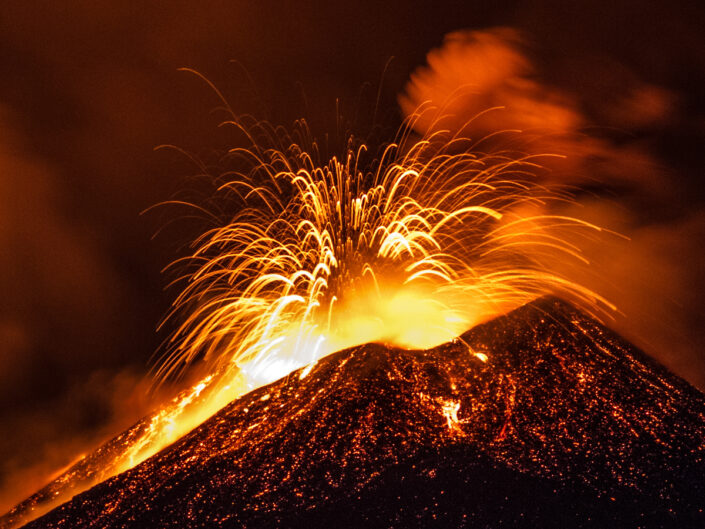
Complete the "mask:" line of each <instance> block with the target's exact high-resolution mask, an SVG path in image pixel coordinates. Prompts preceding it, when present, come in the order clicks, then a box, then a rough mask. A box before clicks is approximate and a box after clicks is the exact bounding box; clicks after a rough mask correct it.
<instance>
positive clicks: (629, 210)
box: [0, 0, 705, 510]
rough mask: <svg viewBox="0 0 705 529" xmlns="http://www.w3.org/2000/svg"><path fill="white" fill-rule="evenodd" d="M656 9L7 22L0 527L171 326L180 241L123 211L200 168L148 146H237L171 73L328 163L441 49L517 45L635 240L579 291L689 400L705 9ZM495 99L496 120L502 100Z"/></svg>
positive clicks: (83, 442)
mask: <svg viewBox="0 0 705 529" xmlns="http://www.w3.org/2000/svg"><path fill="white" fill-rule="evenodd" d="M662 4H663V5H661V6H649V5H644V3H643V2H637V1H632V0H623V1H611V2H607V1H605V2H602V1H598V2H595V1H590V2H587V1H586V2H559V1H547V0H545V1H542V0H530V1H528V2H526V1H525V2H509V1H504V0H502V1H468V2H420V1H407V2H399V1H396V0H391V1H387V2H376V1H367V0H365V1H360V2H348V3H340V4H336V3H333V2H320V3H318V2H301V3H294V2H284V1H282V2H268V1H258V2H244V1H239V0H238V1H232V2H225V1H223V2H217V1H209V0H203V1H200V2H186V1H181V0H179V1H173V2H105V1H102V0H101V1H88V0H80V1H79V0H76V1H73V2H58V1H47V2H33V1H14V0H11V1H9V2H6V3H5V4H4V5H3V8H2V10H0V69H1V71H2V75H0V432H1V435H0V453H2V454H3V456H4V457H3V460H2V462H1V463H0V493H1V494H0V507H3V508H4V507H8V506H9V504H10V503H12V502H13V501H16V500H19V499H21V498H22V496H23V495H24V494H26V493H28V492H31V489H33V488H35V487H36V486H37V485H39V484H40V482H41V481H42V480H43V479H45V477H46V475H47V474H46V472H48V471H49V470H56V469H57V468H59V467H60V466H61V465H63V464H67V463H68V462H69V461H70V460H71V458H72V457H73V456H75V455H77V454H79V453H80V452H81V451H82V450H86V449H89V448H90V447H91V446H93V445H94V444H95V443H96V442H98V441H100V440H101V439H103V438H105V436H107V435H109V434H110V433H115V431H116V430H117V429H119V428H121V427H124V426H126V425H128V424H129V423H131V422H132V421H134V420H135V419H137V418H139V417H140V415H141V414H143V413H144V412H146V411H147V410H148V409H149V406H150V397H149V396H147V394H146V392H145V387H146V385H147V384H146V382H144V379H145V378H144V377H145V375H146V374H147V373H148V371H149V368H150V367H151V366H152V365H153V361H154V357H153V355H154V353H155V351H156V350H157V349H158V347H159V344H160V343H161V341H162V340H164V339H165V338H166V337H167V335H168V330H169V327H168V326H167V329H166V330H165V331H166V332H160V333H157V332H156V327H157V325H158V324H159V322H160V321H161V319H162V317H163V316H164V315H165V313H166V312H167V310H168V307H169V304H170V302H171V301H172V300H173V298H174V297H175V295H176V294H177V292H176V291H175V290H173V289H172V290H169V289H166V285H167V283H168V280H169V279H170V277H169V276H165V275H163V274H161V272H160V271H161V270H162V268H164V267H165V266H166V265H167V264H169V263H170V262H171V261H172V260H174V259H175V258H176V257H178V256H180V255H183V252H184V246H185V245H186V244H188V243H189V242H190V238H191V237H192V236H193V235H194V231H193V230H194V229H195V228H194V227H193V226H190V227H189V226H187V224H188V223H180V222H178V223H175V224H171V225H169V226H167V227H166V228H165V229H164V230H163V232H161V234H159V235H157V236H156V237H154V238H153V236H154V235H155V234H156V233H157V232H158V231H159V229H160V228H162V227H164V226H165V224H166V223H167V221H168V220H172V219H173V218H176V217H178V215H179V214H181V213H183V212H181V211H172V210H168V209H157V210H156V212H154V211H152V212H148V213H146V214H144V215H141V214H140V213H141V212H142V211H144V210H145V209H147V208H149V207H150V206H153V205H155V204H157V203H159V202H161V201H165V200H168V199H170V198H171V197H173V196H175V195H176V194H178V193H182V192H183V191H184V189H186V188H188V186H189V185H190V182H191V180H192V179H190V177H191V176H193V175H194V174H196V173H197V172H198V169H197V168H196V167H195V166H194V165H193V164H192V163H191V162H189V160H188V158H187V157H185V156H183V155H180V154H178V153H176V152H175V151H173V150H156V151H155V147H157V146H159V145H163V144H170V145H175V146H178V147H180V148H182V149H184V150H185V151H188V152H189V153H191V154H193V155H195V157H196V158H198V159H200V160H203V161H205V162H207V163H208V164H212V165H213V166H214V167H217V165H218V160H219V156H220V155H222V154H223V152H224V151H225V150H226V149H227V148H229V147H231V146H233V144H234V143H235V142H236V141H238V137H237V135H235V134H233V132H232V130H229V129H227V128H225V129H223V128H218V127H217V125H218V124H219V123H220V121H221V120H222V119H224V117H225V116H224V114H223V113H222V112H219V111H218V110H217V107H218V106H219V105H220V102H219V100H218V99H217V97H216V96H215V94H214V92H213V91H212V90H211V89H210V88H209V87H208V86H207V85H206V83H204V82H203V81H202V80H200V79H198V78H197V77H196V76H194V75H192V74H189V73H186V72H182V71H179V68H183V67H189V68H193V69H195V70H197V71H198V72H200V73H202V74H203V75H204V76H205V77H207V78H208V79H209V80H210V81H211V82H213V83H214V84H215V85H216V86H217V87H218V88H219V89H220V90H221V92H222V93H223V94H224V96H225V97H226V98H227V99H228V101H229V103H230V104H231V106H232V107H233V109H234V111H235V112H236V113H238V114H247V113H250V114H253V115H255V116H256V117H258V118H262V119H267V120H269V121H271V122H272V123H275V124H283V125H286V126H289V125H291V123H292V121H293V120H295V119H298V118H301V117H305V118H306V119H307V121H308V122H309V124H310V126H311V129H312V132H313V134H314V135H316V136H318V137H319V138H325V137H326V134H327V135H328V137H329V138H331V140H330V143H331V144H332V145H333V148H332V150H335V145H336V143H335V141H334V140H335V137H336V134H338V135H339V131H340V128H341V126H340V125H339V123H343V124H344V126H343V128H344V129H345V130H353V131H355V132H356V133H357V134H359V135H363V136H364V135H365V134H367V133H369V132H370V130H371V124H372V121H373V117H374V118H376V120H377V121H376V123H378V124H382V125H383V127H382V130H383V131H386V130H389V131H390V132H389V139H391V138H392V137H393V134H394V131H395V129H396V127H398V126H399V125H400V124H401V122H402V119H403V113H402V111H401V110H400V107H399V104H398V96H399V94H401V93H403V91H404V90H405V86H406V84H407V82H408V80H409V78H410V75H411V74H412V72H414V71H415V70H416V69H417V68H419V67H422V66H423V65H424V63H425V62H426V56H427V53H428V52H429V51H430V50H432V49H435V48H439V47H441V46H442V45H443V43H444V37H445V35H447V34H448V33H450V32H454V31H460V30H487V29H488V28H495V27H499V26H502V27H506V28H513V29H514V30H516V31H517V32H518V33H517V34H519V35H521V49H522V53H524V54H525V57H526V59H527V61H528V62H529V63H530V64H531V68H529V69H528V72H527V73H526V74H525V78H529V79H531V82H532V85H531V86H532V87H533V88H532V92H531V100H532V101H543V102H545V101H550V102H551V104H552V105H553V106H554V107H556V106H560V105H562V107H561V108H569V109H570V110H571V112H572V113H573V115H579V116H580V119H579V125H580V132H581V133H582V134H585V135H588V136H590V137H595V138H600V140H599V142H600V143H599V145H600V151H599V152H600V155H601V156H602V158H600V160H601V161H602V162H603V163H604V164H609V165H611V168H605V167H602V166H600V163H599V162H596V161H595V160H594V158H595V156H596V155H595V152H594V150H591V151H590V152H587V153H581V154H579V155H577V156H579V157H580V156H582V157H583V158H582V162H581V164H579V167H578V169H579V170H580V171H582V172H590V174H592V175H593V176H594V178H593V180H592V181H591V183H590V185H589V186H585V185H584V180H581V186H583V189H582V192H583V193H584V195H583V196H584V197H588V198H585V204H586V205H585V212H586V213H585V216H586V217H588V218H590V220H596V221H599V220H600V219H602V220H603V222H604V223H605V224H606V225H608V226H609V227H613V228H614V229H617V230H619V231H620V232H622V233H625V235H628V236H629V237H630V238H631V239H632V243H631V246H628V247H625V246H624V245H621V246H619V247H618V248H617V247H609V248H608V249H605V250H604V251H603V250H600V249H599V248H593V249H592V250H591V251H592V252H593V254H594V260H595V263H596V264H595V267H596V270H597V273H598V274H601V278H600V279H599V281H598V282H597V283H595V286H596V288H602V289H603V291H605V294H606V295H607V296H608V297H611V298H613V299H614V301H615V302H616V303H617V305H618V306H619V307H620V309H622V311H623V312H624V315H619V316H617V319H616V320H615V322H614V323H613V326H614V327H616V328H617V329H618V330H619V331H620V332H622V333H624V334H625V336H627V337H628V338H629V339H631V340H632V341H634V342H635V343H637V344H638V345H640V346H641V347H643V348H644V349H645V350H646V351H647V352H648V353H650V354H652V355H653V356H655V357H656V358H658V359H660V360H661V361H662V362H664V363H665V364H666V365H667V366H668V367H670V368H671V369H672V370H674V371H675V372H676V373H678V374H679V375H681V376H683V377H684V378H686V379H687V380H689V381H690V382H691V383H693V384H695V385H697V386H698V387H700V388H701V389H703V388H705V352H703V345H705V315H704V314H703V310H704V307H705V304H704V303H703V302H702V300H701V293H702V292H705V290H704V286H705V271H704V270H705V258H703V256H702V253H703V252H702V248H703V247H705V246H704V245H705V210H704V209H703V203H704V201H705V185H703V178H705V173H704V172H703V171H704V169H705V164H704V163H703V158H702V152H703V148H702V146H703V141H704V140H705V98H704V96H703V94H705V32H703V30H702V28H703V27H705V7H702V6H701V7H697V8H695V7H692V6H688V5H687V4H688V3H687V2H662ZM390 59H392V60H391V61H390ZM387 64H388V66H387V68H386V70H385V65H387ZM383 74H384V75H383ZM380 82H381V85H380ZM507 86H510V88H511V87H513V88H511V89H509V88H507V89H506V90H505V91H504V92H503V93H506V94H507V99H508V102H507V105H508V106H511V102H512V101H515V99H513V97H514V96H515V95H516V94H517V90H519V89H517V88H516V86H517V85H516V83H515V84H510V85H507ZM521 86H525V83H524V84H521ZM378 90H379V95H380V98H379V107H378V108H379V110H378V112H377V113H375V111H374V108H375V102H376V99H377V93H378ZM557 94H558V95H557ZM635 94H637V95H640V97H641V99H640V98H639V97H636V96H635ZM642 96H643V97H642ZM496 98H499V96H496V97H495V98H493V97H489V98H488V99H487V102H488V103H492V104H494V103H501V101H499V102H498V101H495V99H496ZM500 99H501V98H500ZM482 101H483V102H484V101H485V100H482ZM557 101H558V102H557ZM478 104H482V102H481V103H478ZM605 160H606V162H605ZM616 160H619V163H617V162H616ZM632 160H637V162H635V163H631V161H632ZM214 170H216V169H214ZM587 187H589V189H587ZM588 191H589V193H588ZM3 510H4V509H3Z"/></svg>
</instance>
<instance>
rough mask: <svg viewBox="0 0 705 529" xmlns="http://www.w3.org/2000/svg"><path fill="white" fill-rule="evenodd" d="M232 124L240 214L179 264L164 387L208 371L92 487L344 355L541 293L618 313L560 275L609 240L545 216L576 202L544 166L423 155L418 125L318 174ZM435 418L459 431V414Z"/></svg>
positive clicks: (435, 336)
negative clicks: (193, 371)
mask: <svg viewBox="0 0 705 529" xmlns="http://www.w3.org/2000/svg"><path fill="white" fill-rule="evenodd" d="M231 124H232V125H235V126H236V127H238V129H240V130H242V131H243V132H245V133H246V134H247V135H248V137H249V138H250V139H251V142H252V145H251V147H250V148H249V149H233V151H232V152H231V155H232V156H233V158H234V159H236V160H237V161H238V163H240V164H244V165H246V167H247V169H246V170H240V171H238V172H231V173H227V175H228V178H227V179H226V180H225V181H224V182H223V183H222V185H221V186H220V187H219V193H220V194H221V198H222V199H223V203H225V204H227V203H228V201H233V202H234V203H235V204H236V206H235V207H234V208H233V209H232V210H231V211H229V214H230V216H229V217H227V218H226V220H225V221H223V223H222V224H221V225H219V226H217V227H215V228H213V229H212V230H210V231H207V232H206V233H204V234H203V235H202V236H201V237H200V238H199V239H198V240H197V241H195V243H194V246H193V248H194V250H193V253H192V255H191V256H190V257H189V258H188V259H187V260H184V261H180V262H179V263H177V264H182V265H185V267H186V270H187V273H186V274H185V275H184V277H183V280H184V282H185V288H184V289H183V291H182V293H181V294H180V295H179V296H178V298H177V299H176V300H175V303H174V307H173V311H172V314H171V315H170V317H172V318H180V321H181V323H180V326H179V327H178V329H177V331H176V332H175V333H174V334H173V336H172V338H171V339H170V341H169V343H168V351H167V354H166V355H165V358H164V361H163V363H162V364H161V366H160V368H159V369H158V372H157V378H158V379H160V380H163V379H166V378H169V377H173V376H178V375H180V374H182V373H183V372H184V371H186V370H187V369H188V368H189V367H190V366H191V365H192V364H196V363H198V364H200V365H201V367H203V366H205V367H206V371H207V372H208V373H209V374H208V376H206V377H204V378H203V379H202V380H200V381H198V382H197V383H196V384H195V385H194V386H193V387H191V388H189V389H187V390H184V391H183V392H182V393H181V394H179V395H178V396H177V397H176V398H175V399H173V401H171V402H169V403H167V404H166V405H164V406H163V407H162V408H161V409H159V410H158V411H156V412H155V413H154V415H153V416H151V417H150V418H148V420H147V421H146V422H145V423H144V424H145V426H144V427H143V428H141V429H140V430H139V431H138V432H135V434H134V435H130V436H129V437H128V438H126V439H125V441H124V450H123V451H122V452H121V453H119V454H118V455H117V456H116V457H115V458H114V459H113V460H111V462H110V463H109V464H107V465H105V466H104V468H101V469H100V471H99V472H96V475H95V476H94V482H95V481H100V480H103V479H106V478H107V477H110V476H111V475H115V474H117V473H119V472H122V471H124V470H126V469H128V468H131V467H133V466H135V465H137V464H138V463H140V462H141V461H143V460H145V459H146V458H148V457H149V456H151V455H153V454H155V453H156V452H158V451H159V450H161V449H162V448H163V447H165V446H167V445H168V444H170V443H172V442H173V441H175V440H176V439H178V438H179V437H181V436H182V435H184V434H185V433H187V432H188V431H190V430H191V429H193V428H194V427H195V426H197V425H198V424H200V423H201V422H203V421H204V420H206V419H207V418H209V417H210V416H212V415H213V414H214V413H215V412H216V411H218V410H219V409H220V408H222V407H223V406H224V405H225V404H227V403H228V402H230V401H232V400H233V399H235V398H237V397H239V396H241V395H243V394H245V393H247V392H249V391H251V390H253V389H255V388H257V387H260V386H263V385H266V384H268V383H271V382H273V381H275V380H277V379H279V378H281V377H283V376H286V375H288V374H289V373H291V372H292V371H295V370H297V369H299V368H302V367H305V366H308V367H305V369H303V370H302V371H301V373H300V374H299V376H300V377H302V378H303V377H305V376H306V375H307V374H308V372H309V371H310V369H311V368H312V366H313V365H314V364H315V363H316V361H317V360H319V359H320V358H322V357H324V356H326V355H328V354H331V353H333V352H335V351H338V350H340V349H344V348H347V347H351V346H355V345H359V344H363V343H368V342H384V343H388V344H392V345H396V346H400V347H403V348H409V349H417V348H419V349H423V348H430V347H432V346H435V345H438V344H441V343H444V342H447V341H449V340H452V339H454V338H455V337H457V336H459V335H460V334H461V333H463V332H465V331H466V330H468V329H469V328H471V327H473V326H474V325H476V324H478V323H480V322H482V321H485V320H488V319H490V318H492V317H494V316H496V315H499V314H502V313H504V312H506V311H508V310H511V309H513V308H515V307H517V306H518V305H521V304H523V303H527V302H529V301H531V300H533V299H535V298H536V297H538V296H540V295H544V294H551V293H552V294H558V295H561V296H563V297H567V298H569V299H572V300H573V301H577V302H579V303H580V305H581V306H583V307H585V308H587V309H588V310H590V309H592V311H593V312H594V311H599V310H602V309H603V308H604V307H611V306H610V305H609V304H608V303H607V302H606V301H605V300H604V299H602V298H601V297H600V296H598V295H597V294H595V293H593V292H591V291H589V290H587V289H585V288H583V287H581V286H580V285H578V284H576V283H574V282H572V281H570V280H569V279H568V278H567V277H564V276H563V275H561V274H560V273H558V272H556V271H555V270H554V269H553V266H552V265H553V264H555V263H559V262H560V264H561V266H560V269H561V270H565V261H566V260H569V261H570V260H572V261H575V262H576V263H581V262H582V261H583V259H582V257H581V255H580V248H579V244H578V242H579V239H580V237H585V236H591V234H592V235H594V234H595V233H597V232H599V231H600V228H599V227H597V226H594V225H591V224H588V223H585V222H582V221H580V220H576V219H572V218H567V217H563V216H556V215H549V214H546V213H545V211H548V209H547V207H546V204H548V203H550V202H553V201H564V200H566V199H567V198H568V197H566V196H564V195H562V194H560V193H555V192H550V191H549V190H547V189H545V188H542V187H541V186H539V185H537V184H536V183H535V180H534V178H533V176H532V175H533V174H534V171H535V170H536V169H537V168H538V167H539V166H538V161H539V158H538V157H525V158H519V159H517V158H515V157H511V156H509V155H505V154H503V153H494V154H482V153H479V152H475V151H474V150H473V148H472V145H473V144H472V143H471V142H470V141H469V140H467V139H465V138H459V137H454V136H452V135H450V134H449V133H447V132H443V131H441V132H436V133H433V134H430V135H427V136H426V137H424V138H422V139H420V140H418V141H416V142H412V141H410V140H409V139H408V136H407V134H408V133H409V132H408V131H409V130H411V127H412V126H413V123H411V124H410V125H409V127H408V128H406V129H404V131H402V134H401V137H400V140H399V141H398V142H396V143H392V144H390V145H388V146H387V147H386V148H385V149H384V151H383V152H382V154H381V156H380V157H379V158H378V159H377V160H375V161H373V162H371V163H365V161H364V160H365V157H366V156H367V153H366V151H367V149H366V147H365V146H364V145H362V144H356V143H355V142H354V141H353V139H350V141H349V147H348V149H347V151H346V153H345V155H344V156H343V157H342V158H335V157H334V158H332V159H330V160H329V161H327V162H325V163H320V162H319V161H318V159H317V154H316V152H317V149H316V146H315V143H314V144H312V146H311V147H310V148H309V149H308V150H306V149H304V148H303V147H302V146H301V145H300V144H299V143H297V142H296V141H294V140H293V139H292V138H291V137H290V136H288V135H287V134H285V133H283V132H282V131H281V130H280V129H272V128H271V127H270V126H268V125H266V124H262V123H255V124H252V125H251V126H249V127H245V126H244V125H243V124H242V123H241V122H236V121H233V122H232V123H231ZM298 132H299V133H300V136H299V137H305V135H306V131H305V127H304V129H303V132H302V131H301V130H300V131H298ZM282 145H283V146H285V147H284V148H281V147H278V146H282ZM556 269H557V267H556ZM611 308H613V307H611ZM469 354H474V355H475V356H476V357H477V358H478V359H479V360H480V361H482V362H486V361H487V360H488V358H487V356H486V355H485V354H484V353H480V352H474V351H469ZM440 406H441V413H442V414H443V415H444V417H446V419H447V423H448V427H449V428H450V429H451V430H454V429H456V428H457V424H458V416H457V413H458V405H457V403H455V402H452V401H449V402H443V403H440ZM67 479H68V478H67ZM73 492H75V489H74V490H73Z"/></svg>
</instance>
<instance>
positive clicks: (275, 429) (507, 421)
mask: <svg viewBox="0 0 705 529" xmlns="http://www.w3.org/2000/svg"><path fill="white" fill-rule="evenodd" d="M478 353H481V354H478ZM483 354H484V355H486V356H487V361H486V362H485V361H483V359H482V355H483ZM431 526H434V527H493V528H495V527H540V528H550V527H556V528H558V527H560V528H577V527H596V528H612V527H615V528H617V527H618V528H624V527H645V528H651V527H678V528H691V527H692V528H696V527H705V396H704V395H703V394H701V393H700V392H698V391H697V390H696V389H694V388H693V387H692V386H690V385H689V384H688V383H686V382H685V381H683V380H681V379H680V378H678V377H676V376H675V375H673V374H671V373H669V372H668V371H667V370H665V369H664V368H662V367H661V366H659V365H658V364H656V363H655V362H653V361H652V360H650V359H649V358H648V357H646V356H645V355H644V354H643V353H641V352H640V351H639V350H637V349H636V348H635V347H633V346H631V345H630V344H629V343H627V342H625V341H624V340H623V339H621V338H620V337H619V336H617V335H616V334H614V333H613V332H611V331H610V330H608V329H607V328H605V327H604V326H602V325H601V324H599V323H597V322H596V321H594V320H593V319H591V318H590V317H588V316H586V315H585V314H583V313H581V312H580V311H578V310H576V309H575V308H573V307H572V306H570V305H568V304H566V303H564V302H561V301H558V300H556V299H552V298H543V299H541V300H538V301H536V302H534V303H531V304H528V305H526V306H524V307H521V308H519V309H517V310H515V311H514V312H512V313H510V314H508V315H506V316H503V317H500V318H497V319H495V320H493V321H491V322H488V323H486V324H484V325H481V326H479V327H476V328H475V329H473V330H472V331H470V332H468V333H466V334H465V335H463V336H462V338H461V339H459V340H456V341H454V342H453V343H449V344H446V345H443V346H440V347H437V348H435V349H432V350H428V351H404V350H400V349H393V348H388V347H385V346H382V345H374V344H369V345H364V346H360V347H356V348H352V349H349V350H346V351H341V352H339V353H336V354H334V355H331V356H329V357H327V358H325V359H323V360H322V361H320V362H319V363H318V364H317V365H316V367H315V368H314V369H313V370H312V371H311V373H310V374H309V375H308V376H306V377H305V378H303V379H300V378H299V376H298V375H297V374H296V373H294V374H292V375H291V376H289V377H287V378H285V379H282V380H279V381H277V382H275V383H273V384H271V385H269V386H267V387H264V388H261V389H258V390H256V391H253V392H252V393H250V394H248V395H245V396H244V397H242V398H240V399H238V400H236V401H234V402H232V403H231V404H230V405H228V406H227V407H225V408H224V409H223V410H221V411H220V412H219V413H218V414H216V415H214V416H213V417H212V418H211V419H209V420H208V421H207V422H205V423H204V424H202V425H201V426H200V427H198V428H196V429H195V430H193V431H192V432H191V433H189V434H188V435H186V436H185V437H183V438H182V439H180V440H179V441H178V442H176V443H174V444H173V445H171V446H170V447H168V448H166V449H165V450H163V451H162V452H160V453H158V454H157V455H155V456H154V457H152V458H150V459H148V460H147V461H145V462H144V463H142V464H140V465H139V466H137V467H135V468H133V469H132V470H129V471H127V472H125V473H123V474H120V475H118V476H116V477H114V478H111V479H109V480H107V481H105V482H104V483H102V484H100V485H98V486H96V487H93V488H92V489H90V490H88V491H86V492H84V493H82V494H80V495H78V496H76V497H75V498H74V499H73V500H71V501H70V502H68V503H66V504H64V505H62V506H61V507H59V508H57V509H55V510H53V511H51V512H50V513H48V514H47V515H45V516H43V517H42V518H40V519H38V520H35V521H34V522H32V523H30V524H29V525H27V526H26V527H28V528H32V529H36V528H71V529H74V528H88V527H106V528H127V527H155V528H156V527H174V528H177V527H178V528H192V527H233V528H235V527H238V528H239V527H256V528H260V527H301V528H304V527H306V528H308V527H335V528H336V529H337V528H341V527H399V528H407V527H431Z"/></svg>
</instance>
